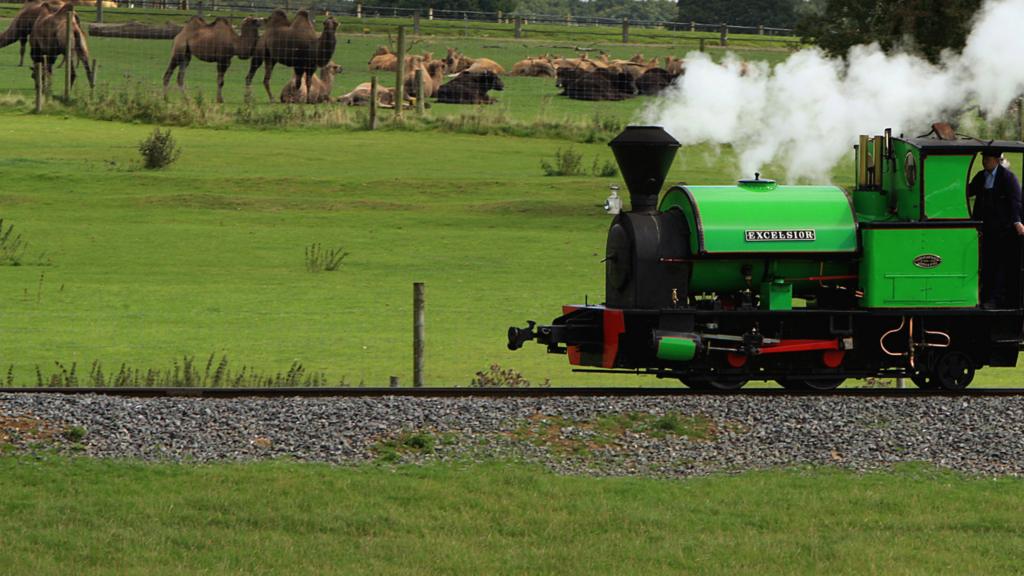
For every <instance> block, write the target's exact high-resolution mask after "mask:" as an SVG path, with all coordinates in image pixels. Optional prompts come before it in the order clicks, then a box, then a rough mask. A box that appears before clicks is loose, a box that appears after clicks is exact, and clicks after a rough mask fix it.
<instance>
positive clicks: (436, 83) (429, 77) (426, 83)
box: [403, 60, 448, 98]
mask: <svg viewBox="0 0 1024 576" xmlns="http://www.w3.org/2000/svg"><path fill="white" fill-rule="evenodd" d="M447 68H448V65H447V64H445V61H444V60H430V61H429V62H420V63H419V64H418V65H417V67H416V69H414V70H412V71H411V72H410V73H409V74H407V75H406V76H405V82H404V84H403V86H405V93H406V94H408V95H409V96H414V97H416V98H419V97H420V94H419V90H418V89H417V88H418V87H417V86H416V70H418V69H421V70H423V96H422V97H423V98H433V97H434V96H437V89H438V88H440V87H441V85H442V84H444V73H445V70H446V69H447Z"/></svg>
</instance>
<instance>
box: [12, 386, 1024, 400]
mask: <svg viewBox="0 0 1024 576" xmlns="http://www.w3.org/2000/svg"><path fill="white" fill-rule="evenodd" d="M0 394H65V395H70V394H101V395H106V396H124V397H132V398H211V399H213V398H284V397H306V398H329V397H338V398H359V397H383V396H401V397H409V398H545V397H547V398H572V397H575V398H580V397H597V396H614V397H631V396H709V395H714V396H785V397H791V396H838V397H853V398H882V397H885V398H898V397H908V398H911V397H914V398H916V397H926V396H928V397H935V396H951V397H988V396H1024V388H975V389H967V390H963V391H960V392H948V391H943V390H921V389H918V388H902V389H900V388H840V389H838V390H832V391H827V392H819V391H814V390H800V391H794V390H785V389H781V388H747V389H741V390H736V391H730V392H722V391H706V390H692V389H689V388H634V387H629V388H625V387H620V388H612V387H599V388H466V387H445V388H441V387H438V388H434V387H430V388H130V387H124V388H85V387H82V388H79V387H73V388H0Z"/></svg>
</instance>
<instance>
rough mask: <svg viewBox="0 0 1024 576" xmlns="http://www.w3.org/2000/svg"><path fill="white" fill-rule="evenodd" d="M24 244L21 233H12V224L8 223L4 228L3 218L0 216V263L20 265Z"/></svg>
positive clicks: (25, 244)
mask: <svg viewBox="0 0 1024 576" xmlns="http://www.w3.org/2000/svg"><path fill="white" fill-rule="evenodd" d="M26 246H27V243H26V242H25V241H24V240H22V239H21V234H14V224H8V225H7V230H4V219H3V218H0V265H2V264H10V265H11V266H20V265H21V258H22V256H24V255H25V247H26Z"/></svg>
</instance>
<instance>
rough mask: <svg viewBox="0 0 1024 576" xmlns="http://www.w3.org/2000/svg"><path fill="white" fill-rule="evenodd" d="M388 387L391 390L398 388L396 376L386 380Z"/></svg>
mask: <svg viewBox="0 0 1024 576" xmlns="http://www.w3.org/2000/svg"><path fill="white" fill-rule="evenodd" d="M388 386H390V387H392V388H398V376H392V377H391V378H389V379H388Z"/></svg>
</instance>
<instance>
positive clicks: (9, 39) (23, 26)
mask: <svg viewBox="0 0 1024 576" xmlns="http://www.w3.org/2000/svg"><path fill="white" fill-rule="evenodd" d="M43 4H49V6H50V9H51V10H52V11H53V12H56V11H57V10H60V7H61V6H63V5H64V2H63V1H62V0H49V1H48V2H43V1H42V0H28V1H27V2H25V4H24V5H22V7H21V10H18V13H17V14H15V15H14V19H13V20H12V21H11V24H10V26H8V27H7V29H6V30H4V31H3V34H0V48H3V47H5V46H8V45H10V44H14V43H15V42H20V43H21V54H20V57H19V59H18V66H24V65H25V45H26V44H28V37H29V35H30V34H31V33H32V25H33V24H35V22H36V19H38V18H39V15H40V13H41V12H42V8H43Z"/></svg>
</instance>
